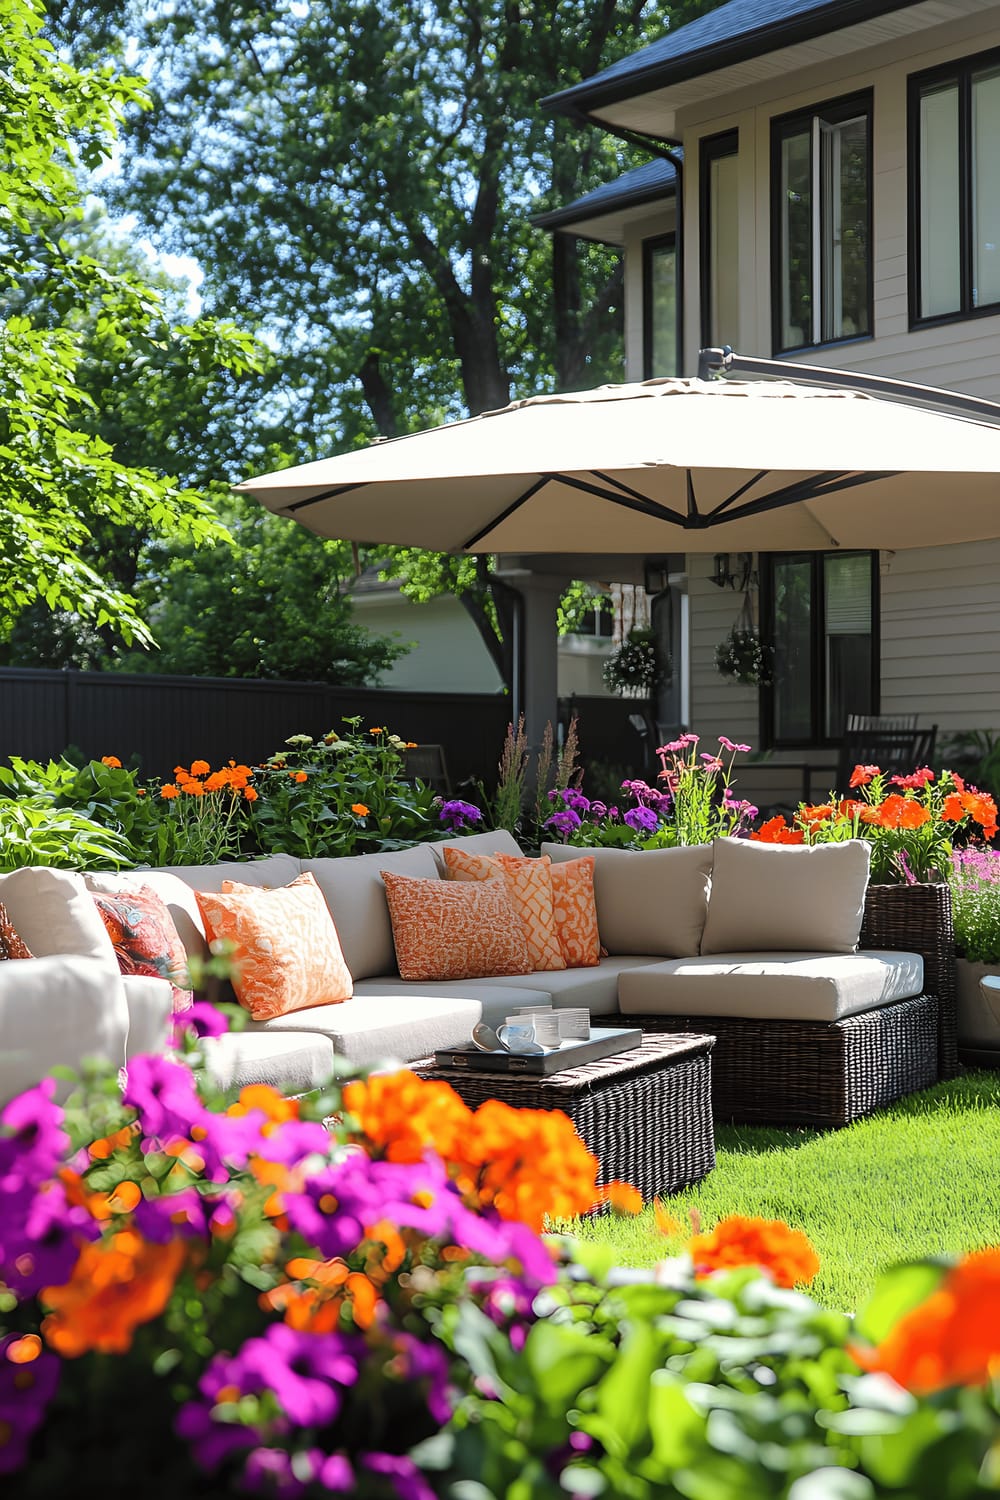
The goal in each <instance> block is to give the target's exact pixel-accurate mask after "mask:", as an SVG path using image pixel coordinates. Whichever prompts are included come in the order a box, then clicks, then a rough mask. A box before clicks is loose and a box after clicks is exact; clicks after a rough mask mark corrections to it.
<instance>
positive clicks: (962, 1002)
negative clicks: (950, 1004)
mask: <svg viewBox="0 0 1000 1500" xmlns="http://www.w3.org/2000/svg"><path fill="white" fill-rule="evenodd" d="M985 974H992V975H995V976H996V977H998V978H1000V964H974V963H970V962H969V960H968V959H966V958H960V959H959V960H958V1045H959V1046H960V1047H1000V990H995V989H991V988H987V989H980V987H979V981H980V980H981V979H982V978H983V976H984V975H985Z"/></svg>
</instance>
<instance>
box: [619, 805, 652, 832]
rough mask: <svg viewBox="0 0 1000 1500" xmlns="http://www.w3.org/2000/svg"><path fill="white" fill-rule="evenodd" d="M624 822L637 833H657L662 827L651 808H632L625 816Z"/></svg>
mask: <svg viewBox="0 0 1000 1500" xmlns="http://www.w3.org/2000/svg"><path fill="white" fill-rule="evenodd" d="M624 822H626V823H627V824H628V826H629V827H630V828H634V829H635V831H636V833H655V831H656V829H657V828H659V826H660V820H659V818H658V817H657V816H656V814H655V812H653V810H652V808H650V807H630V808H629V810H628V812H627V813H626V814H625V818H624Z"/></svg>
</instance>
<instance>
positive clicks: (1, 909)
mask: <svg viewBox="0 0 1000 1500" xmlns="http://www.w3.org/2000/svg"><path fill="white" fill-rule="evenodd" d="M31 956H32V955H31V949H30V948H29V947H28V945H27V943H25V942H23V941H22V940H21V938H20V937H19V936H18V933H17V931H16V929H15V927H14V924H13V922H12V921H11V920H10V917H8V915H7V908H6V906H4V905H3V903H2V902H0V961H2V960H3V959H6V958H31Z"/></svg>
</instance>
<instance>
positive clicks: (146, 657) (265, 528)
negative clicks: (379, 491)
mask: <svg viewBox="0 0 1000 1500" xmlns="http://www.w3.org/2000/svg"><path fill="white" fill-rule="evenodd" d="M219 511H220V515H221V516H222V518H223V519H224V521H225V523H226V525H227V527H228V530H229V532H230V534H231V536H232V537H233V539H234V542H235V552H234V551H233V549H232V548H231V547H229V546H227V545H225V544H220V545H217V546H214V547H192V546H189V547H181V546H178V545H177V544H176V543H172V544H169V545H164V544H159V545H157V546H155V547H153V548H151V549H150V551H149V557H148V560H147V571H146V574H145V576H144V577H143V578H142V579H141V580H140V583H139V589H138V592H139V598H140V601H141V602H142V604H143V607H144V609H145V611H146V615H147V618H148V619H149V621H150V624H151V626H152V628H153V630H154V632H155V635H156V639H157V642H158V648H157V649H155V650H154V651H143V652H137V651H133V652H131V653H129V654H126V655H124V656H120V657H119V659H118V665H119V666H120V667H121V668H122V669H123V670H125V671H152V672H177V673H181V674H184V675H195V676H209V677H212V676H214V677H267V678H285V679H290V680H293V681H299V682H306V681H308V682H332V683H338V684H343V685H347V686H359V687H360V686H364V685H368V686H371V685H372V684H373V683H375V682H377V681H378V678H379V676H380V675H381V673H382V672H384V671H385V670H386V669H387V668H388V667H389V666H391V665H392V663H393V662H394V661H395V660H396V658H397V657H399V656H401V655H403V654H404V653H405V652H406V651H407V650H408V649H409V648H408V645H407V644H406V643H405V642H402V641H393V640H390V639H388V638H387V637H386V636H381V635H375V634H373V633H372V632H370V631H368V630H365V629H363V628H362V627H361V626H358V625H355V624H354V623H353V620H352V607H351V601H350V597H349V595H347V594H346V593H345V591H344V588H343V584H344V582H345V581H346V579H347V578H349V577H350V575H351V571H352V556H351V548H350V547H349V546H348V545H347V544H346V543H344V542H327V541H322V540H321V539H320V538H319V537H315V536H313V535H312V534H311V533H310V532H307V531H305V530H303V528H302V527H301V526H289V525H288V523H287V522H286V521H284V520H282V519H281V518H280V517H277V516H272V515H270V514H269V513H268V512H267V511H265V510H264V509H263V507H262V506H259V505H255V504H254V503H253V502H252V501H248V500H244V499H242V498H241V497H239V496H232V497H230V498H228V499H227V500H226V501H224V502H221V503H220V505H219Z"/></svg>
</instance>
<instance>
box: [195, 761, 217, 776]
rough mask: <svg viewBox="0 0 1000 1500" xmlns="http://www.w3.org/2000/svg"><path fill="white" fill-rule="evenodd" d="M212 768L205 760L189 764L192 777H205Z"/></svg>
mask: <svg viewBox="0 0 1000 1500" xmlns="http://www.w3.org/2000/svg"><path fill="white" fill-rule="evenodd" d="M211 769H212V767H211V766H210V765H209V763H208V761H207V760H193V761H192V762H191V775H192V776H207V775H208V773H209V771H210V770H211Z"/></svg>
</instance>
